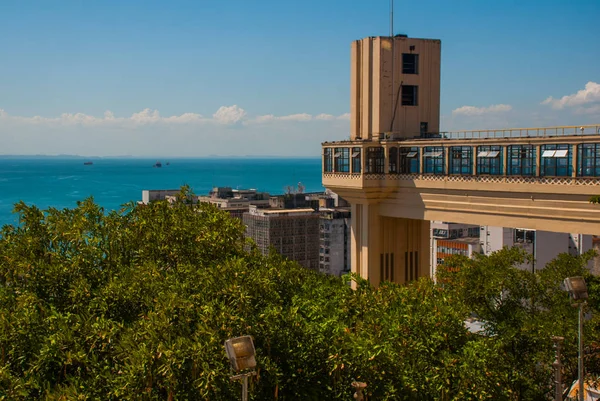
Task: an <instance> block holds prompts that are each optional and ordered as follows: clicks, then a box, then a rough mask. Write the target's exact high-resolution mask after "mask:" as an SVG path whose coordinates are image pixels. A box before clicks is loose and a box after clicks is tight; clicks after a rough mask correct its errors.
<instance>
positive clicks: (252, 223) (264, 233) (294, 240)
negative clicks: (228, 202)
mask: <svg viewBox="0 0 600 401" xmlns="http://www.w3.org/2000/svg"><path fill="white" fill-rule="evenodd" d="M243 221H244V225H246V236H248V237H250V238H252V239H253V240H254V242H255V243H256V246H257V247H258V249H259V250H260V251H261V252H262V253H263V254H265V255H266V254H268V253H269V252H270V249H271V248H273V249H275V250H276V251H277V252H279V253H280V254H281V255H282V256H284V257H286V258H288V259H290V260H295V261H296V262H298V263H300V264H301V265H302V266H304V267H307V268H309V269H315V270H317V269H318V268H319V235H318V233H319V214H318V213H317V212H315V211H314V210H313V209H311V208H304V209H259V208H258V207H256V206H250V208H249V211H248V212H246V213H244V215H243Z"/></svg>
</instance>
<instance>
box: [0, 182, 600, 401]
mask: <svg viewBox="0 0 600 401" xmlns="http://www.w3.org/2000/svg"><path fill="white" fill-rule="evenodd" d="M190 195H191V194H190V193H189V191H188V190H187V189H186V188H184V189H183V190H182V193H181V194H180V196H179V197H178V199H177V201H175V202H173V203H168V202H154V203H151V204H149V205H136V204H130V205H128V206H127V207H126V208H124V209H123V210H122V211H120V212H109V213H105V211H104V210H103V209H102V208H101V207H99V206H98V205H96V204H95V203H94V202H93V200H92V199H87V200H85V201H82V202H80V203H78V205H77V207H76V208H73V209H63V210H57V209H49V210H46V211H41V210H39V209H38V208H36V207H35V206H28V205H25V204H23V203H19V204H17V205H16V206H15V211H16V212H17V213H18V214H19V216H20V224H19V225H18V226H5V227H4V228H3V229H2V231H1V234H0V399H6V400H32V399H33V400H35V399H48V400H75V399H80V400H88V399H89V400H92V399H94V400H95V399H102V400H139V399H146V400H175V399H177V400H232V399H237V398H238V397H239V392H240V388H239V385H238V384H235V383H232V382H231V381H230V380H229V376H230V375H231V372H230V370H229V366H228V361H227V359H226V357H225V353H224V349H223V342H224V341H225V340H226V339H227V338H230V337H234V336H239V335H244V334H249V335H252V336H253V337H254V339H255V345H256V351H257V361H258V366H259V369H258V373H259V374H258V376H257V377H256V378H254V379H253V380H252V381H251V390H250V393H251V398H252V399H255V400H268V399H280V400H297V399H298V400H299V399H319V400H320V399H332V400H351V399H352V397H351V394H352V391H351V387H350V383H351V382H352V381H354V380H359V381H365V382H367V383H368V388H367V390H368V392H369V394H370V395H371V399H376V400H386V399H388V400H397V399H415V400H417V399H419V400H422V399H432V400H434V399H461V400H463V399H465V400H466V399H500V400H502V399H506V400H509V399H510V400H512V399H515V400H516V399H532V400H533V399H541V398H543V397H545V396H546V395H547V394H549V393H550V392H551V391H552V389H551V362H552V360H553V349H552V344H551V340H550V337H551V336H552V335H563V336H565V338H566V340H565V356H566V358H565V362H566V366H567V368H566V373H567V380H569V379H570V378H572V377H574V372H575V368H574V366H575V359H574V358H575V354H576V340H575V333H576V310H575V309H574V308H571V307H570V306H569V304H570V302H569V300H568V297H567V295H566V293H564V291H562V290H561V289H560V288H559V287H560V282H561V280H562V279H563V278H564V277H566V275H574V274H585V272H584V269H583V265H584V263H585V258H571V257H567V256H561V258H559V259H558V260H557V261H555V262H553V264H552V265H551V266H549V267H547V269H546V270H544V271H542V272H540V273H537V274H528V273H526V272H522V271H519V270H517V269H515V268H514V267H513V266H514V265H515V263H516V262H518V261H519V260H520V258H522V257H524V255H522V254H519V253H518V252H517V251H515V250H504V251H501V252H498V253H496V254H494V255H493V256H491V257H489V258H486V257H480V258H477V259H476V260H473V261H471V260H467V259H460V258H457V259H453V260H451V261H450V264H449V268H448V269H445V270H443V271H442V272H441V273H440V279H439V280H438V284H436V283H434V282H433V281H431V280H429V279H421V280H420V281H418V282H415V283H412V284H411V285H408V286H400V285H395V284H391V283H384V284H382V285H381V286H380V287H379V288H377V289H376V288H373V287H371V286H370V285H369V284H368V283H367V282H365V281H363V280H361V279H360V278H355V280H357V281H358V289H357V290H354V291H353V290H351V289H350V287H349V286H348V282H347V279H346V280H345V279H339V278H335V277H331V276H325V275H321V274H319V273H317V272H314V271H311V270H307V269H304V268H302V267H300V266H299V265H297V264H296V263H293V262H290V261H286V260H284V259H282V258H281V257H279V256H277V255H275V254H272V255H269V256H266V257H265V256H262V255H261V254H260V253H259V252H257V251H255V250H251V251H249V252H248V251H246V250H245V249H247V248H248V247H247V246H246V245H247V244H246V243H245V240H244V236H243V226H242V225H241V223H240V222H239V220H236V219H231V218H230V217H229V216H228V215H227V214H226V213H225V212H222V211H219V210H218V209H216V208H214V207H212V206H210V205H207V204H194V203H192V202H189V201H188V200H189V199H190ZM590 283H591V284H590V292H591V294H592V298H591V299H590V310H592V311H594V312H596V311H597V309H598V306H599V304H598V302H599V301H600V297H599V296H598V294H599V291H598V289H599V287H600V286H599V285H598V282H597V281H593V280H592V279H591V278H590ZM472 314H476V315H477V316H478V317H479V318H480V319H482V320H483V321H485V322H486V323H485V324H486V325H485V335H476V334H472V333H470V332H469V331H468V330H467V329H466V328H465V325H464V321H465V319H466V318H468V317H469V316H471V315H472ZM594 319H596V318H595V317H594ZM586 330H587V331H586V334H587V335H588V338H594V337H593V336H594V335H595V334H596V333H598V324H597V321H596V320H592V321H591V322H589V323H587V324H586ZM595 338H598V337H597V336H596V337H595ZM589 344H591V342H590V343H589Z"/></svg>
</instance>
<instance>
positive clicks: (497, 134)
mask: <svg viewBox="0 0 600 401" xmlns="http://www.w3.org/2000/svg"><path fill="white" fill-rule="evenodd" d="M571 135H600V125H573V126H559V127H541V128H538V127H535V128H507V129H497V130H473V131H447V132H440V133H439V137H438V139H439V138H441V139H482V138H528V137H529V138H531V137H544V136H571Z"/></svg>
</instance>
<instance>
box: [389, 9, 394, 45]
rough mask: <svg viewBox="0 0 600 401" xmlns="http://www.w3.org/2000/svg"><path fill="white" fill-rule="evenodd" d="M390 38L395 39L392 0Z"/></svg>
mask: <svg viewBox="0 0 600 401" xmlns="http://www.w3.org/2000/svg"><path fill="white" fill-rule="evenodd" d="M390 37H392V38H393V37H394V0H390Z"/></svg>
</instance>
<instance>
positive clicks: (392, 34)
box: [390, 0, 396, 134]
mask: <svg viewBox="0 0 600 401" xmlns="http://www.w3.org/2000/svg"><path fill="white" fill-rule="evenodd" d="M390 40H391V41H392V87H391V91H390V92H391V98H392V99H391V100H392V101H391V102H390V103H391V107H392V110H391V112H392V113H391V114H390V116H392V117H391V119H392V120H391V122H390V134H391V132H393V131H394V117H393V116H394V115H395V114H396V110H395V107H396V102H395V101H394V100H395V99H394V92H395V91H396V89H395V80H394V59H395V58H396V51H395V47H394V42H395V40H394V0H390Z"/></svg>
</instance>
